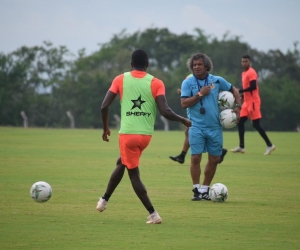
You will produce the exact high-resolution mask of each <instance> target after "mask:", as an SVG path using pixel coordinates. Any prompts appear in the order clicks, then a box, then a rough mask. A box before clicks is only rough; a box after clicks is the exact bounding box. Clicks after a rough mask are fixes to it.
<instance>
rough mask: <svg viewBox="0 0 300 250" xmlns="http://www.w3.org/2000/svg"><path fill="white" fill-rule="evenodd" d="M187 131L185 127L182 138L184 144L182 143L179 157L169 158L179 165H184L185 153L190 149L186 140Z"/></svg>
mask: <svg viewBox="0 0 300 250" xmlns="http://www.w3.org/2000/svg"><path fill="white" fill-rule="evenodd" d="M188 131H189V128H188V127H186V128H185V131H184V134H185V138H184V142H183V147H182V151H181V153H180V154H179V155H177V156H170V159H171V160H173V161H177V162H179V163H181V164H183V163H184V161H185V156H186V153H187V151H188V150H189V148H190V144H189V140H188Z"/></svg>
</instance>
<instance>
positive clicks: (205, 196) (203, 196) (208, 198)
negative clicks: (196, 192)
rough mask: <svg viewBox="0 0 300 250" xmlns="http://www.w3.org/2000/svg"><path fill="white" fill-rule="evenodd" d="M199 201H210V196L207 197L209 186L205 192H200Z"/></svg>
mask: <svg viewBox="0 0 300 250" xmlns="http://www.w3.org/2000/svg"><path fill="white" fill-rule="evenodd" d="M199 197H200V198H201V201H211V199H210V197H209V188H208V189H207V191H206V192H205V193H200V196H199Z"/></svg>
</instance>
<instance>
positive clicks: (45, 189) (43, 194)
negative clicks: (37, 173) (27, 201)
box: [30, 181, 52, 203]
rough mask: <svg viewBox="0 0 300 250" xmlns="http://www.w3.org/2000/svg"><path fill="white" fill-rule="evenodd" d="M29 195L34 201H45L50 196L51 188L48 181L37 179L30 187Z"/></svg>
mask: <svg viewBox="0 0 300 250" xmlns="http://www.w3.org/2000/svg"><path fill="white" fill-rule="evenodd" d="M30 195H31V198H32V199H34V200H35V201H36V202H40V203H42V202H46V201H48V200H49V199H50V198H51V195H52V188H51V186H50V185H49V183H47V182H44V181H38V182H36V183H34V184H33V185H32V187H31V188H30Z"/></svg>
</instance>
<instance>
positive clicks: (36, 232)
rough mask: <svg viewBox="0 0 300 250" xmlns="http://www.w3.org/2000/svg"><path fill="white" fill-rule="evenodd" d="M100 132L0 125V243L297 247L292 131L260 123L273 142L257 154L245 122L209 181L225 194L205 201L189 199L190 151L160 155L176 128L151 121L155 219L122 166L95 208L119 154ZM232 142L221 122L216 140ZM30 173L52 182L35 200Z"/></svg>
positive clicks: (296, 158) (148, 168)
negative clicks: (102, 207)
mask: <svg viewBox="0 0 300 250" xmlns="http://www.w3.org/2000/svg"><path fill="white" fill-rule="evenodd" d="M101 134H102V131H101V130H77V129H76V130H67V129H57V130H56V129H26V130H25V129H20V128H0V202H1V206H0V217H1V219H0V249H3V250H4V249H5V250H6V249H203V250H204V249H243V250H244V249H300V236H299V235H300V193H299V190H300V133H279V132H278V133H270V132H269V133H268V135H269V137H270V139H271V140H272V142H273V143H274V144H275V145H276V151H274V153H273V154H272V155H270V156H264V155H263V153H264V152H265V149H266V147H265V144H264V142H263V140H262V139H261V138H260V136H259V135H258V133H256V132H246V149H247V152H246V154H244V155H242V154H232V153H230V152H229V153H228V154H227V155H226V157H225V160H224V162H223V163H222V164H220V165H219V167H218V170H217V173H216V176H215V178H214V181H213V183H215V182H221V183H224V184H225V185H226V186H227V187H228V190H229V198H228V200H227V201H226V202H224V203H214V202H191V201H190V198H191V197H192V192H191V190H192V184H191V178H190V174H189V157H187V162H186V163H185V164H183V165H180V164H177V163H175V162H172V161H171V160H170V159H169V158H168V156H169V155H176V154H177V153H179V152H180V150H181V147H182V142H183V139H184V133H183V131H175V132H163V131H156V132H155V133H154V136H153V139H152V142H151V144H150V146H149V147H148V148H147V150H146V151H145V153H144V154H143V156H142V158H141V167H140V171H141V177H142V180H143V182H144V184H145V185H146V187H147V189H148V193H149V195H150V198H151V200H152V202H153V205H154V207H155V208H156V209H157V211H158V212H159V213H160V215H161V217H162V219H163V223H162V224H161V225H146V224H145V222H146V217H147V215H148V214H147V211H146V210H145V209H144V207H143V206H142V204H141V203H140V201H139V200H138V198H137V197H136V195H135V193H134V191H133V190H132V188H131V185H130V181H129V179H128V176H127V174H126V175H125V176H124V179H123V181H122V182H121V184H120V185H119V187H118V188H117V190H116V192H115V193H114V194H113V196H112V197H111V199H110V201H109V204H108V208H107V210H106V211H105V212H103V213H101V214H100V213H99V212H97V211H96V210H95V206H96V203H97V201H98V198H99V196H102V195H103V193H104V191H105V188H106V185H107V181H108V178H109V177H110V174H111V172H112V170H113V169H114V166H115V160H116V158H117V157H118V154H119V152H118V134H117V131H112V136H111V138H110V140H111V141H110V142H109V143H106V142H103V141H102V140H101ZM237 145H238V135H237V132H224V147H226V148H228V149H230V148H232V147H235V146H237ZM203 159H204V160H205V162H206V159H207V156H206V155H204V158H203ZM39 180H43V181H47V182H48V183H50V184H51V186H52V189H53V196H52V197H51V199H50V200H49V201H48V202H46V203H43V204H40V203H36V202H34V201H33V200H32V199H31V197H30V194H29V189H30V187H31V185H32V184H33V183H34V182H36V181H39ZM201 180H202V178H201Z"/></svg>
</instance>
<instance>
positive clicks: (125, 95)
mask: <svg viewBox="0 0 300 250" xmlns="http://www.w3.org/2000/svg"><path fill="white" fill-rule="evenodd" d="M148 65H149V62H148V55H147V53H146V52H145V51H144V50H141V49H138V50H135V51H134V52H133V53H132V56H131V66H132V68H133V70H132V71H131V72H126V73H124V74H121V75H118V76H117V77H116V78H115V79H114V80H113V82H112V85H111V87H110V89H109V90H108V92H107V94H106V96H105V98H104V100H103V102H102V106H101V116H102V122H103V134H102V139H103V140H104V141H107V142H108V141H109V139H108V136H110V130H109V127H108V108H109V106H110V105H111V103H112V102H113V101H114V99H115V97H116V96H117V94H119V95H120V105H121V126H120V131H119V133H120V135H119V148H120V155H121V156H120V157H119V158H118V159H117V166H116V169H115V170H114V172H113V173H112V175H111V177H110V180H109V182H108V185H107V189H106V191H105V194H104V195H103V197H101V198H100V199H99V201H98V203H97V206H96V209H97V210H98V211H99V212H103V211H104V210H105V209H106V207H107V202H108V200H109V198H110V197H111V195H112V194H113V192H114V190H115V189H116V187H117V186H118V184H119V183H120V181H121V180H122V178H123V175H124V172H125V169H127V172H128V175H129V178H130V181H131V184H132V187H133V189H134V191H135V193H136V195H137V196H138V197H139V199H140V200H141V202H142V203H143V205H144V207H145V208H146V209H147V210H148V211H149V214H150V215H149V216H148V217H147V219H148V221H147V222H146V223H148V224H160V223H161V222H162V219H161V217H160V216H159V214H158V213H157V211H156V210H155V209H154V207H153V205H152V203H151V201H150V199H149V197H148V195H147V190H146V188H145V186H144V184H143V183H142V181H141V179H140V173H139V167H138V166H139V160H140V156H141V154H142V152H143V150H144V149H145V148H146V147H147V146H148V144H149V143H150V140H151V137H152V133H153V130H154V122H155V119H156V106H157V107H158V110H159V112H160V114H161V115H162V116H164V117H165V118H167V119H169V120H172V121H179V122H181V123H183V124H184V125H185V126H191V121H190V120H188V119H186V118H184V117H182V116H179V115H177V114H176V113H174V112H173V111H172V110H171V108H170V107H169V106H168V103H167V100H166V97H165V86H164V83H163V82H162V81H161V80H159V79H158V78H155V77H153V76H152V75H150V74H148V73H147V72H146V71H147V68H148Z"/></svg>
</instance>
